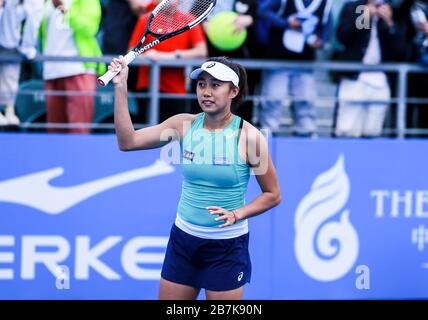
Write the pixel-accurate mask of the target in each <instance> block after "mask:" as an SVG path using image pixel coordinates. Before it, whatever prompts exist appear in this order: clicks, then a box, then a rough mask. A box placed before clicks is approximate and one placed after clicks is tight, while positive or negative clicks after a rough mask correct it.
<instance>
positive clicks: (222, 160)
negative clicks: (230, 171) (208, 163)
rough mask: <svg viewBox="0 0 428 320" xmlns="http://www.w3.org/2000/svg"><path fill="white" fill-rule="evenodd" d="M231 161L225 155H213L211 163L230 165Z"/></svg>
mask: <svg viewBox="0 0 428 320" xmlns="http://www.w3.org/2000/svg"><path fill="white" fill-rule="evenodd" d="M231 164H232V161H231V160H230V159H229V158H227V157H214V158H213V165H215V166H228V165H231Z"/></svg>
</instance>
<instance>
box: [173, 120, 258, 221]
mask: <svg viewBox="0 0 428 320" xmlns="http://www.w3.org/2000/svg"><path fill="white" fill-rule="evenodd" d="M204 117H205V114H204V113H203V112H202V113H200V114H199V115H198V116H197V117H196V119H195V120H194V121H193V123H192V125H191V127H190V128H189V129H188V130H187V131H186V132H185V135H184V137H183V138H182V139H181V140H180V148H181V164H180V165H181V169H182V174H183V183H182V190H181V197H180V201H179V203H178V210H177V213H178V215H179V216H180V217H181V218H182V219H183V220H185V221H186V222H189V223H191V224H194V225H198V226H205V227H214V226H218V225H220V224H223V223H224V221H223V220H221V221H215V220H214V219H215V218H216V217H218V215H211V214H210V213H209V211H208V210H207V209H206V208H207V207H209V206H219V207H222V208H225V209H226V210H233V209H238V208H241V207H242V206H244V205H245V193H246V191H247V185H248V180H249V177H250V167H249V165H248V164H247V163H246V162H245V161H243V160H241V159H240V158H239V153H238V133H239V129H240V125H241V121H242V120H241V118H240V117H238V116H236V115H234V117H233V119H232V121H231V122H230V123H229V124H228V126H227V127H225V128H224V129H222V130H216V131H211V132H210V131H208V130H206V129H205V128H204ZM240 222H242V221H240Z"/></svg>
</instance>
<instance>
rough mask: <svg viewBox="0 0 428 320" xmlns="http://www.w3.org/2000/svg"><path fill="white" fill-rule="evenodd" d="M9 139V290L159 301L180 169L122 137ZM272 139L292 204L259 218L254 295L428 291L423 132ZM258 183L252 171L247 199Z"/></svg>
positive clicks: (3, 271)
mask: <svg viewBox="0 0 428 320" xmlns="http://www.w3.org/2000/svg"><path fill="white" fill-rule="evenodd" d="M0 141H1V142H0V145H1V159H2V161H1V162H2V170H0V299H156V298H157V291H158V286H159V278H160V269H161V266H162V262H163V258H164V254H165V248H166V244H167V241H168V236H169V231H170V228H171V226H172V223H173V221H174V219H175V215H176V210H177V204H178V200H179V197H180V188H181V179H182V178H181V172H180V168H179V166H178V165H175V164H171V163H168V162H165V161H163V160H161V158H162V159H163V157H160V154H161V152H162V150H161V149H155V150H146V151H139V152H127V153H125V152H121V151H119V150H118V148H117V144H116V138H115V136H113V135H55V134H50V135H44V134H2V135H1V136H0ZM270 149H271V153H272V157H273V160H274V163H275V166H276V170H277V174H278V178H279V183H280V186H281V191H282V202H281V204H280V205H279V206H277V207H276V208H274V209H272V210H270V211H268V212H266V213H264V214H262V215H260V216H257V217H254V218H251V219H250V220H249V225H250V253H251V258H252V264H253V275H252V281H251V283H250V284H248V285H247V286H246V290H245V294H244V298H246V299H365V298H370V299H377V298H379V299H385V298H399V299H401V298H405V299H408V298H428V256H427V252H428V249H427V248H426V247H427V246H428V225H427V222H426V219H427V218H428V186H427V180H428V179H427V178H428V170H427V168H426V164H427V163H428V152H427V149H428V142H427V141H423V140H384V139H374V140H339V139H337V140H335V139H325V140H324V139H319V140H316V139H293V138H273V140H271V141H270ZM259 193H260V188H259V186H258V184H257V181H256V179H255V177H254V176H252V177H251V179H250V184H249V187H248V193H247V197H246V198H247V203H248V202H250V201H252V200H253V199H254V198H256V197H257V196H258V194H259ZM200 298H203V295H202V294H201V296H200Z"/></svg>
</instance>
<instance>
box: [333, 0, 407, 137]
mask: <svg viewBox="0 0 428 320" xmlns="http://www.w3.org/2000/svg"><path fill="white" fill-rule="evenodd" d="M362 5H366V6H367V7H366V12H365V14H366V17H365V19H366V20H365V21H368V26H364V25H363V24H361V23H358V22H359V21H360V22H361V21H363V20H362V19H361V11H358V10H357V7H358V6H362ZM405 35H406V28H405V26H404V24H403V23H402V22H400V21H395V20H394V12H393V9H392V7H391V5H390V4H388V3H386V2H384V1H383V0H357V1H353V2H349V3H347V4H345V6H344V7H343V10H342V12H341V15H340V18H339V24H338V28H337V39H338V41H339V42H340V43H341V44H342V45H343V46H344V51H343V53H342V60H348V61H362V62H363V63H365V64H372V65H373V64H379V63H381V62H386V61H399V60H401V59H403V58H404V55H405V47H406V43H405ZM338 97H339V103H338V109H337V112H336V119H335V120H336V121H335V122H336V125H335V135H336V136H338V137H361V136H367V137H373V136H379V135H380V134H381V133H382V129H383V123H384V120H385V115H386V111H387V109H388V105H389V100H390V98H391V89H390V83H389V82H388V78H387V76H386V74H385V73H384V72H360V73H357V74H351V75H349V76H344V77H343V78H342V79H341V81H340V83H339V88H338ZM346 100H347V101H346Z"/></svg>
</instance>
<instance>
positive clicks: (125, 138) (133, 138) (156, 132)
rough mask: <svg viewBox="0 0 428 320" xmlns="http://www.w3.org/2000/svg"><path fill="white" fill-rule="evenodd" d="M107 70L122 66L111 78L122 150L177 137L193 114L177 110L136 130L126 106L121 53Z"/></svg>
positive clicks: (125, 74)
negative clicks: (156, 123) (160, 120)
mask: <svg viewBox="0 0 428 320" xmlns="http://www.w3.org/2000/svg"><path fill="white" fill-rule="evenodd" d="M109 70H111V71H117V70H121V72H120V73H118V74H117V75H116V76H115V77H114V78H113V84H114V124H115V129H116V136H117V141H118V144H119V148H120V150H122V151H131V150H144V149H153V148H158V147H161V146H163V145H165V144H167V143H168V142H170V141H171V140H176V139H178V138H179V137H180V132H181V130H182V129H181V128H182V127H183V123H184V122H185V121H186V119H187V118H191V117H192V115H188V114H178V115H175V116H173V117H171V118H169V119H167V120H165V121H164V122H162V123H160V124H158V125H155V126H151V127H147V128H143V129H140V130H137V131H136V130H135V129H134V126H133V124H132V120H131V116H130V114H129V110H128V89H127V79H128V66H127V65H126V63H125V61H124V59H123V57H120V58H115V59H114V60H113V61H112V63H111V64H110V66H109Z"/></svg>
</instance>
